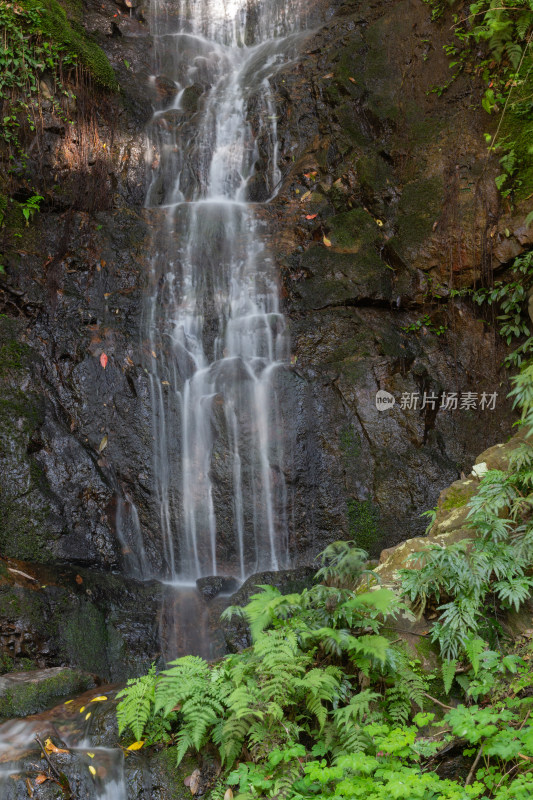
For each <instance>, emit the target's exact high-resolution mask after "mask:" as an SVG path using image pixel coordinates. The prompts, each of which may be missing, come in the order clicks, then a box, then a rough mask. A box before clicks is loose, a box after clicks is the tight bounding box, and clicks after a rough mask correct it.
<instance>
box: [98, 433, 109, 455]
mask: <svg viewBox="0 0 533 800" xmlns="http://www.w3.org/2000/svg"><path fill="white" fill-rule="evenodd" d="M107 441H108V439H107V433H106V435H105V436H104V437H103V438H102V441H101V442H100V444H99V445H98V452H99V453H101V452H102V451H103V450H105V449H106V447H107Z"/></svg>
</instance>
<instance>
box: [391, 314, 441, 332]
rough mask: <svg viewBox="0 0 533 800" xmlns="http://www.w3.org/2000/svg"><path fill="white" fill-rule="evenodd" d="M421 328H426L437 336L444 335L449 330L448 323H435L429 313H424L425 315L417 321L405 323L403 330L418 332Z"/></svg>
mask: <svg viewBox="0 0 533 800" xmlns="http://www.w3.org/2000/svg"><path fill="white" fill-rule="evenodd" d="M421 328H426V329H427V330H428V331H431V333H434V334H435V335H436V336H442V335H443V334H445V333H446V331H447V330H448V326H447V325H434V324H433V322H432V321H431V317H430V316H429V314H424V316H423V317H421V318H420V319H417V320H416V321H415V322H412V323H411V324H410V325H403V326H402V331H406V332H407V333H418V331H420V329H421Z"/></svg>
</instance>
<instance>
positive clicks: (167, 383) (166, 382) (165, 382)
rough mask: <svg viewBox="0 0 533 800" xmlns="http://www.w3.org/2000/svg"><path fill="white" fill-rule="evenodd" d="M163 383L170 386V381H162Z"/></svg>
mask: <svg viewBox="0 0 533 800" xmlns="http://www.w3.org/2000/svg"><path fill="white" fill-rule="evenodd" d="M161 383H162V384H163V386H170V383H169V382H168V381H161Z"/></svg>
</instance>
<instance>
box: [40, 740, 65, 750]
mask: <svg viewBox="0 0 533 800" xmlns="http://www.w3.org/2000/svg"><path fill="white" fill-rule="evenodd" d="M44 749H45V750H46V752H47V753H69V752H70V750H63V749H62V748H61V747H56V746H55V744H54V743H53V741H52V740H51V739H47V740H46V741H45V743H44Z"/></svg>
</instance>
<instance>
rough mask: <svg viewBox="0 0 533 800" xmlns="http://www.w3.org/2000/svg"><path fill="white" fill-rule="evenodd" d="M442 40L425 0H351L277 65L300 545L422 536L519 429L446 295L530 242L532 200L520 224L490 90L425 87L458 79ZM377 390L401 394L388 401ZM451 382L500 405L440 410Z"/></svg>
mask: <svg viewBox="0 0 533 800" xmlns="http://www.w3.org/2000/svg"><path fill="white" fill-rule="evenodd" d="M446 35H447V27H446V24H445V23H443V25H442V28H439V26H437V25H435V24H434V23H431V22H430V20H429V15H428V13H427V8H425V7H424V6H423V5H422V4H417V3H414V2H409V1H406V2H402V3H396V4H393V5H388V4H377V5H375V4H374V5H366V4H363V5H361V4H360V3H357V4H355V3H345V4H344V5H343V6H342V7H341V8H340V9H339V10H338V12H337V13H336V14H335V15H333V16H332V17H331V18H330V19H329V21H328V22H327V24H326V25H325V26H323V27H322V28H321V29H320V30H319V31H318V33H316V34H313V35H311V36H310V37H309V39H308V40H307V42H306V45H305V49H304V52H303V53H302V57H301V60H300V62H299V63H298V64H296V65H292V66H291V68H290V69H287V70H285V71H282V72H281V73H280V75H279V76H278V78H277V90H278V108H279V120H278V133H279V137H280V161H281V162H282V163H283V164H284V180H283V184H282V187H281V190H280V193H279V195H278V196H277V198H276V199H275V201H274V203H273V204H272V205H271V206H269V207H267V209H265V211H264V214H265V218H266V219H267V220H268V223H269V224H270V225H271V226H273V228H274V229H275V230H276V235H275V236H274V237H272V247H273V248H274V249H275V251H276V254H277V256H276V257H277V261H278V263H279V264H280V268H281V275H282V289H281V291H282V295H283V296H284V298H285V307H286V311H287V313H288V314H289V316H290V326H291V337H292V353H293V357H292V363H293V368H292V371H291V372H290V373H289V374H286V375H285V377H284V385H283V386H281V387H280V391H281V392H282V393H283V396H284V400H285V403H284V405H285V409H286V426H287V427H286V429H287V431H288V441H287V445H286V452H287V453H288V454H290V455H289V456H288V466H287V476H286V479H287V484H288V487H289V494H290V497H291V499H292V504H293V505H292V520H293V522H292V530H291V545H292V553H293V559H302V560H306V559H308V558H309V551H310V550H311V551H313V550H314V551H317V550H319V549H321V548H322V547H323V546H324V544H325V543H326V542H327V541H330V540H331V539H334V538H339V537H340V536H348V535H349V536H350V537H352V538H355V540H356V541H357V543H358V544H359V545H360V546H362V547H364V548H366V549H367V550H369V551H370V553H371V554H372V555H377V554H378V553H379V551H380V549H381V548H382V547H383V546H384V545H385V544H386V545H391V544H394V543H395V542H398V541H401V540H402V539H405V538H406V535H409V534H414V533H421V532H422V531H423V529H424V522H423V520H421V519H420V517H419V515H420V513H421V512H422V511H425V510H426V509H428V508H430V507H432V506H434V505H435V502H436V499H437V497H438V494H439V491H440V490H441V489H442V488H443V487H444V486H446V485H447V484H448V483H450V482H451V481H453V480H455V479H456V478H458V477H459V476H460V474H461V472H463V471H464V472H468V471H470V467H471V465H472V463H473V461H474V458H475V456H476V454H477V453H478V452H479V451H480V450H482V449H483V448H485V447H487V446H488V445H490V444H492V443H494V442H495V441H498V439H500V438H503V437H504V436H505V435H506V432H507V431H508V430H509V429H510V424H511V413H510V409H509V404H508V402H507V401H506V399H505V396H506V394H507V391H508V388H509V387H508V384H507V382H506V377H505V374H504V371H503V369H502V367H501V366H500V365H501V362H502V359H503V355H504V353H503V349H502V347H501V344H500V343H499V342H498V340H497V336H495V335H494V334H493V332H492V330H490V329H489V328H487V327H486V326H485V325H484V324H483V323H482V322H481V321H480V320H479V319H476V315H477V314H478V312H477V311H473V310H472V309H471V308H470V307H468V306H467V305H466V304H463V303H461V302H458V301H457V300H455V301H454V302H453V303H452V302H449V301H450V292H451V290H452V289H454V288H457V287H461V286H465V285H471V283H472V281H473V280H477V279H479V278H480V276H481V275H482V276H483V280H489V279H490V273H491V272H492V271H493V270H495V269H500V268H501V267H503V266H505V264H506V262H507V260H508V258H510V256H509V255H506V254H505V253H510V252H511V250H512V253H513V255H514V254H516V253H517V252H519V251H520V250H521V249H522V248H523V247H527V246H528V245H527V243H526V242H525V240H524V238H523V224H522V220H523V214H522V215H521V214H520V213H517V215H516V216H515V218H514V220H513V222H512V224H511V227H510V228H509V229H508V231H507V233H508V234H509V236H507V235H506V234H505V225H504V223H503V220H502V219H500V218H499V214H500V210H499V204H498V203H499V201H498V197H497V194H496V192H495V189H494V180H493V179H494V174H495V172H494V170H495V165H494V164H492V163H491V162H490V161H488V159H487V153H486V150H485V146H484V142H483V135H482V134H483V125H484V124H485V119H484V117H483V114H482V113H477V112H475V111H473V110H472V108H471V105H472V96H474V97H476V98H477V97H479V96H480V95H481V93H482V87H479V86H477V85H476V84H472V83H470V84H467V83H466V79H465V82H464V83H462V82H461V81H458V82H457V83H456V84H454V85H453V86H452V87H451V89H450V90H449V91H448V92H447V93H446V94H445V95H444V97H443V98H441V99H439V98H438V97H437V96H436V94H435V93H431V91H430V90H431V88H432V86H434V85H438V84H444V83H445V82H446V80H447V79H448V76H449V67H448V61H447V59H446V57H445V55H444V53H443V51H442V47H441V45H442V44H443V43H444V42H445V37H446ZM507 239H509V240H510V242H511V244H510V246H507V248H506V249H505V252H504V248H503V244H504V243H505V242H506V241H507ZM528 241H530V240H529V239H528ZM489 253H492V256H491V257H489V256H488V254H489ZM491 259H492V260H491ZM379 390H384V391H386V392H389V393H390V394H391V395H393V397H394V398H395V401H396V403H395V405H394V406H393V407H390V408H388V409H387V410H382V411H380V410H378V409H377V408H376V404H375V397H376V393H377V392H378V391H379ZM443 392H445V393H447V394H448V393H450V392H456V393H458V395H459V397H460V396H461V394H462V393H465V392H473V393H476V394H477V398H478V401H479V399H480V398H481V395H482V393H483V392H486V393H493V392H497V394H498V397H497V402H496V409H495V410H494V411H490V410H484V411H481V410H480V409H479V402H478V408H477V409H476V410H473V409H467V408H464V409H462V410H461V409H460V407H458V408H457V410H445V409H443V408H441V402H442V393H443ZM412 395H413V396H414V397H416V398H417V401H416V407H415V406H414V403H413V402H412V401H411V407H409V406H408V405H407V407H401V404H400V401H401V398H402V396H404V397H411V396H412ZM424 395H426V398H427V402H426V404H425V405H424V403H423V398H424ZM430 398H435V399H430ZM404 406H405V401H404ZM459 406H460V404H459Z"/></svg>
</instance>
